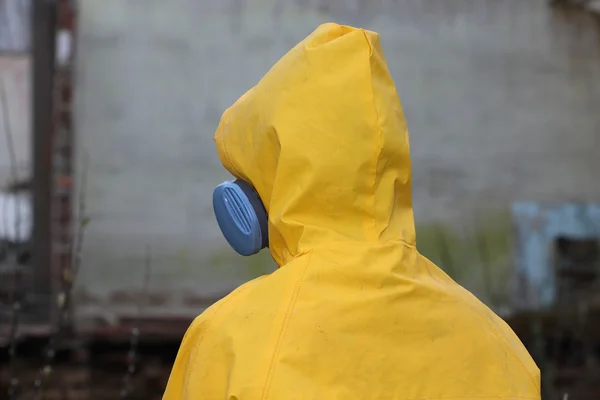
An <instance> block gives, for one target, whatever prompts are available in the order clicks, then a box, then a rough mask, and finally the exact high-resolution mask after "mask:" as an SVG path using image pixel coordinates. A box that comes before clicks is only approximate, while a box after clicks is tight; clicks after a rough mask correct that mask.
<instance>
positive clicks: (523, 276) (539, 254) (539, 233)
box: [512, 202, 600, 309]
mask: <svg viewBox="0 0 600 400" xmlns="http://www.w3.org/2000/svg"><path fill="white" fill-rule="evenodd" d="M512 213H513V220H514V224H515V236H516V237H515V240H516V243H515V245H516V260H515V261H516V268H515V274H516V279H515V283H516V293H515V306H516V307H517V308H519V309H539V308H545V307H549V306H551V305H552V304H553V303H554V300H555V297H556V282H555V274H554V269H553V265H552V257H553V254H552V252H553V248H554V242H555V240H556V239H557V238H559V237H568V238H572V239H589V238H594V237H596V238H600V205H597V204H582V203H566V204H538V203H530V202H526V203H525V202H523V203H515V204H514V205H513V208H512Z"/></svg>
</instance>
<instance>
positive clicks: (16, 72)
mask: <svg viewBox="0 0 600 400" xmlns="http://www.w3.org/2000/svg"><path fill="white" fill-rule="evenodd" d="M29 88H30V73H29V57H28V56H25V55H2V54H1V53H0V187H2V186H3V185H5V184H7V183H9V182H11V181H12V180H13V179H12V172H11V167H12V161H11V157H12V156H14V157H15V159H16V168H17V174H18V179H24V178H26V177H28V175H29V173H30V167H31V165H30V164H31V163H30V161H31V135H30V127H31V122H30V118H31V105H30V95H29ZM3 99H4V100H3ZM1 102H3V103H4V104H2V103H1ZM7 129H8V132H7ZM9 136H10V138H11V139H10V140H12V142H13V149H14V154H12V155H11V154H10V153H11V152H10V151H9V149H10V147H9V143H8V141H7V140H9V139H8V138H9Z"/></svg>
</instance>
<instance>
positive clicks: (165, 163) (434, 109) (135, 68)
mask: <svg viewBox="0 0 600 400" xmlns="http://www.w3.org/2000/svg"><path fill="white" fill-rule="evenodd" d="M81 6H82V7H81V11H82V16H81V21H80V38H79V46H78V81H77V84H78V89H77V133H78V135H79V143H78V146H79V150H80V152H82V151H86V152H87V153H88V154H89V155H90V168H89V171H88V187H87V196H86V207H87V209H88V213H89V216H90V217H91V223H90V225H89V227H88V228H87V231H86V238H85V245H84V253H83V260H84V262H83V265H82V269H81V276H80V280H79V291H80V292H85V293H86V294H87V298H88V300H89V301H88V303H87V304H89V305H90V306H92V305H93V306H94V307H95V308H94V309H96V310H104V311H106V312H108V313H109V314H110V313H111V312H112V311H111V307H113V306H114V304H113V303H111V299H110V296H109V295H110V293H111V292H113V291H115V290H123V291H133V290H139V288H140V287H141V285H142V283H141V282H142V277H143V275H144V267H143V253H144V248H145V246H146V245H148V246H150V249H151V252H152V254H153V258H154V260H153V263H152V279H151V284H150V285H151V288H152V291H159V292H162V293H167V294H168V298H167V299H166V300H165V301H164V302H163V303H161V304H162V305H160V306H159V305H157V310H158V309H160V310H162V311H164V312H171V311H173V310H178V311H181V312H184V311H182V310H185V307H184V305H183V303H184V302H185V301H184V300H182V299H183V298H184V297H183V294H185V293H201V294H204V295H210V294H212V293H215V294H216V293H220V292H221V291H226V290H229V289H231V288H232V287H234V286H236V285H237V284H239V283H241V282H243V281H245V280H247V279H249V278H250V277H252V276H255V275H256V274H258V273H260V272H261V270H262V271H264V270H269V269H270V268H271V267H272V266H271V265H269V264H266V266H264V265H263V264H264V263H263V261H264V260H265V258H263V259H259V260H258V261H257V260H256V259H254V260H252V261H248V260H245V259H240V258H237V257H236V256H235V255H234V254H233V253H232V252H231V251H230V250H228V248H227V245H226V243H225V242H224V240H223V239H222V237H221V235H220V233H219V231H218V228H217V226H216V223H215V221H214V219H213V216H212V210H211V202H210V201H211V200H210V195H211V191H212V188H213V186H214V185H216V184H218V183H219V182H221V181H222V180H224V179H226V178H227V177H228V176H227V174H226V173H225V171H224V170H223V169H222V167H221V165H220V163H219V161H218V159H217V156H216V154H215V150H214V145H213V140H212V135H213V131H214V129H215V127H216V125H217V123H218V120H219V117H220V114H221V112H222V111H223V110H224V109H225V108H226V107H227V106H229V105H230V104H231V103H232V102H233V101H235V99H236V98H237V97H238V96H240V95H241V94H242V93H243V92H244V91H245V90H247V89H248V88H250V87H251V86H252V85H253V84H254V83H255V82H256V81H257V80H258V79H260V77H261V76H262V75H263V74H264V73H265V72H266V71H267V70H268V68H269V67H270V66H271V65H272V64H273V62H275V61H276V60H277V59H278V58H279V57H280V56H282V55H283V54H284V53H285V52H286V51H287V50H288V49H289V48H290V47H291V46H293V45H294V44H295V43H296V42H297V41H299V40H301V39H302V38H303V37H304V36H305V35H307V34H308V33H310V32H311V31H312V30H313V29H314V28H315V27H316V26H317V25H318V24H320V23H322V22H326V21H335V22H339V23H348V24H353V25H359V26H362V27H366V28H369V29H373V30H376V31H378V32H379V33H380V34H381V37H382V42H383V47H384V50H385V52H386V57H387V60H388V63H389V66H390V69H391V72H392V75H393V77H394V78H395V80H396V84H397V87H398V90H399V93H400V97H401V100H402V102H403V105H404V108H405V113H406V117H407V121H408V126H409V130H410V132H411V146H412V149H411V150H412V158H413V168H414V198H415V209H416V215H417V221H418V222H419V223H420V224H426V223H428V222H431V221H436V220H443V221H446V222H447V223H455V224H458V226H460V224H463V223H465V221H468V220H469V219H470V218H471V215H472V214H473V213H474V212H475V210H479V211H481V210H483V211H482V212H483V213H495V212H497V211H499V210H504V209H506V208H507V206H508V204H509V203H510V201H512V200H513V199H527V200H567V199H579V200H599V197H600V185H599V184H598V179H597V171H598V168H599V167H600V157H598V154H597V152H598V144H599V140H600V139H599V137H600V136H599V121H600V113H599V112H598V104H600V65H599V64H600V55H599V53H598V49H599V46H598V35H599V33H598V29H597V26H596V25H595V24H594V23H593V21H592V19H591V18H589V17H585V16H581V15H572V14H564V13H555V12H552V11H551V10H549V9H548V8H547V6H546V2H544V1H535V0H530V1H521V0H519V1H518V0H501V1H486V0H451V1H441V0H432V1H423V2H420V1H415V0H402V1H400V0H398V1H393V0H368V1H367V0H354V1H341V0H338V1H334V0H329V1H326V0H319V1H315V0H297V1H291V0H289V1H283V0H281V1H276V0H255V1H251V2H244V1H241V0H210V1H209V0H203V1H200V0H170V1H162V0H128V1H124V0H103V1H96V0H82V1H81ZM89 310H92V309H91V308H90V309H89ZM107 310H108V311H107ZM195 310H197V307H196V309H194V307H191V312H195ZM188 311H189V310H188Z"/></svg>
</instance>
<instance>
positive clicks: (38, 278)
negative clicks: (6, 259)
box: [31, 1, 57, 322]
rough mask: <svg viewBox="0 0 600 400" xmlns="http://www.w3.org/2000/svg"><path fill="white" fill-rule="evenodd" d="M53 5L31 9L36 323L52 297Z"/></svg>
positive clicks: (46, 311)
mask: <svg viewBox="0 0 600 400" xmlns="http://www.w3.org/2000/svg"><path fill="white" fill-rule="evenodd" d="M56 24H57V9H56V3H55V2H50V1H34V2H33V9H32V36H31V39H32V40H31V45H32V46H31V48H32V91H33V106H32V117H33V124H32V127H33V129H32V134H33V140H32V143H33V146H32V149H33V154H32V158H31V159H32V162H33V217H34V224H33V225H34V227H33V240H32V241H33V243H32V246H33V258H32V262H33V287H32V289H33V290H32V293H33V298H32V299H31V300H32V302H33V304H34V307H35V314H36V319H38V322H41V321H49V319H50V317H51V315H50V312H51V305H50V304H51V302H50V296H51V294H52V273H51V262H50V260H51V205H52V203H51V199H52V197H51V196H52V129H53V111H52V108H53V107H52V106H53V77H54V65H55V38H56Z"/></svg>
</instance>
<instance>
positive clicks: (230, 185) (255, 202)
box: [213, 179, 269, 256]
mask: <svg viewBox="0 0 600 400" xmlns="http://www.w3.org/2000/svg"><path fill="white" fill-rule="evenodd" d="M213 209H214V212H215V217H216V218H217V223H218V224H219V228H221V232H223V236H225V239H226V240H227V242H228V243H229V245H230V246H231V247H232V248H233V249H234V250H235V251H236V252H237V253H239V254H241V255H243V256H251V255H253V254H256V253H258V252H259V251H261V250H262V249H264V248H265V247H269V235H268V230H267V227H268V217H267V211H266V209H265V207H264V205H263V203H262V201H261V200H260V197H259V196H258V193H256V191H255V190H254V188H252V186H250V185H249V184H247V183H246V182H244V181H243V180H241V179H236V180H234V181H226V182H223V183H221V184H220V185H219V186H217V187H216V188H215V190H214V191H213Z"/></svg>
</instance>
